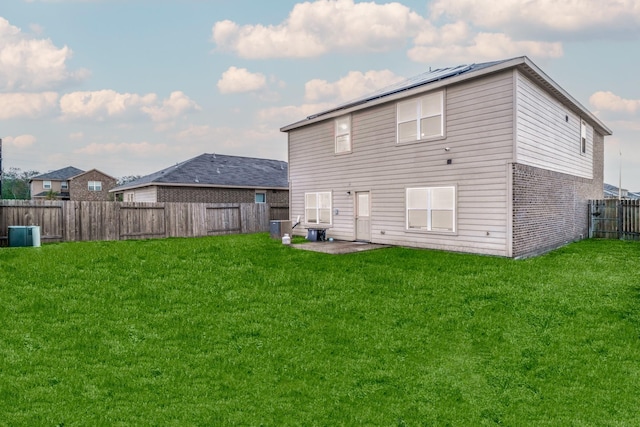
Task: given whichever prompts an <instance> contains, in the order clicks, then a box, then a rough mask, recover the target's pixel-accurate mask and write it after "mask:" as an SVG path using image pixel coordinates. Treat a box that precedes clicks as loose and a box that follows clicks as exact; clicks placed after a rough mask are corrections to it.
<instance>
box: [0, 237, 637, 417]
mask: <svg viewBox="0 0 640 427" xmlns="http://www.w3.org/2000/svg"><path fill="white" fill-rule="evenodd" d="M639 259H640V244H639V243H637V242H635V243H634V242H621V241H595V240H592V241H583V242H580V243H577V244H572V245H570V246H567V247H565V248H562V249H559V250H557V251H554V252H552V253H549V254H547V255H544V256H541V257H537V258H533V259H528V260H521V261H514V260H508V259H502V258H494V257H483V256H474V255H464V254H453V253H445V252H438V251H425V250H411V249H404V248H389V249H383V250H377V251H371V252H362V253H356V254H349V255H327V254H320V253H313V252H308V251H300V250H295V249H293V248H290V247H286V246H283V245H281V244H280V243H279V242H278V241H276V240H271V239H269V237H268V236H267V235H266V234H257V235H245V236H224V237H213V238H199V239H167V240H149V241H122V242H86V243H64V244H52V245H45V246H43V247H42V248H0V273H1V275H0V325H2V329H1V332H0V425H10V426H19V425H25V426H26V425H29V426H32V425H42V426H46V425H49V426H56V425H65V426H76V425H113V426H117V425H123V426H124V425H176V426H177V425H180V426H183V425H256V426H257V425H271V426H279V425H304V426H313V425H318V426H324V425H338V426H340V425H345V426H346V425H349V426H351V425H376V426H417V425H455V426H469V425H537V426H544V425H549V426H557V425H567V426H583V425H589V426H592V425H608V426H627V425H639V424H640V412H639V411H638V402H639V401H640V269H639V262H638V260H639Z"/></svg>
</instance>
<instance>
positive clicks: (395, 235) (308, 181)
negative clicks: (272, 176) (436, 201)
mask: <svg viewBox="0 0 640 427" xmlns="http://www.w3.org/2000/svg"><path fill="white" fill-rule="evenodd" d="M513 76H514V74H513V72H512V71H506V72H503V73H500V74H497V75H491V76H488V77H483V78H480V79H476V80H473V81H470V82H465V83H461V84H457V85H454V86H449V87H447V89H446V92H445V130H446V135H445V138H443V139H439V140H433V141H427V142H418V143H412V144H402V145H398V144H396V130H395V129H396V122H395V114H396V113H395V105H396V104H395V103H394V102H390V103H387V104H382V105H380V106H375V107H372V108H369V109H365V110H361V111H357V112H355V113H353V114H352V141H353V152H352V153H350V154H342V155H336V154H335V153H334V142H333V132H334V130H333V129H334V126H333V120H326V121H323V122H319V123H316V124H312V125H309V126H306V127H301V128H297V129H295V130H292V131H290V132H289V172H290V185H291V217H292V218H293V219H295V218H296V217H297V216H298V215H300V216H301V218H302V219H303V224H302V226H299V227H297V228H296V229H294V232H296V233H297V234H304V233H305V227H304V193H305V192H316V191H332V192H333V198H332V203H333V206H332V208H333V209H334V213H335V209H338V214H337V215H335V214H334V215H333V224H332V227H331V229H330V230H328V232H327V235H328V236H330V237H334V238H336V239H346V240H352V239H354V238H355V230H354V228H355V224H354V212H353V211H354V200H353V197H354V195H355V192H356V191H370V192H371V240H372V242H375V243H386V244H394V245H409V246H414V247H424V248H435V249H446V250H453V251H463V252H477V253H486V254H494V255H507V256H508V255H510V253H509V245H510V241H509V237H508V235H507V234H508V219H509V215H508V209H509V206H508V204H509V197H508V196H507V194H508V191H509V186H510V182H509V180H508V179H507V177H510V172H509V169H508V167H507V164H508V163H510V162H511V161H512V160H513V156H514V154H513V140H514V135H513V129H514V123H513V118H514V114H513V108H514V103H513V94H514V77H513ZM445 147H449V148H450V151H448V152H447V151H445ZM447 159H451V160H452V164H450V165H448V164H447ZM440 185H447V186H448V185H455V186H456V187H457V232H456V233H455V234H443V233H440V234H437V233H425V232H413V231H407V230H406V229H405V189H406V188H407V187H423V186H424V187H426V186H440ZM348 191H350V192H351V194H348V193H347V192H348Z"/></svg>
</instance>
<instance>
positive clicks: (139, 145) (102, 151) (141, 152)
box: [74, 142, 175, 156]
mask: <svg viewBox="0 0 640 427" xmlns="http://www.w3.org/2000/svg"><path fill="white" fill-rule="evenodd" d="M158 150H160V151H162V152H165V153H166V152H168V151H175V149H174V148H173V147H171V146H169V145H167V144H151V143H149V142H135V143H124V142H122V143H107V144H98V143H92V144H89V145H87V146H85V147H82V148H79V149H77V150H75V151H74V153H78V154H87V155H92V156H95V155H113V154H131V155H136V156H145V155H147V154H149V153H151V152H156V151H158Z"/></svg>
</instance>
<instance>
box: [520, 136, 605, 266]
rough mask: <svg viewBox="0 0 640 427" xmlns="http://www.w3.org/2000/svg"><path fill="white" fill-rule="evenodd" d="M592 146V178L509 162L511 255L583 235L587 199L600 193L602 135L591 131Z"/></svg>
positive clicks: (546, 248) (527, 253)
mask: <svg viewBox="0 0 640 427" xmlns="http://www.w3.org/2000/svg"><path fill="white" fill-rule="evenodd" d="M593 149H594V156H593V158H594V161H593V169H594V170H593V176H594V178H593V179H586V178H580V177H576V176H572V175H567V174H563V173H558V172H552V171H549V170H545V169H540V168H536V167H532V166H527V165H522V164H517V163H514V164H513V165H512V172H513V175H512V179H513V242H512V243H513V256H514V257H525V256H531V255H537V254H540V253H543V252H546V251H549V250H551V249H555V248H557V247H559V246H562V245H564V244H566V243H569V242H572V241H576V240H579V239H582V238H585V237H587V235H588V231H589V224H588V201H589V200H590V199H600V198H602V193H603V190H602V186H603V182H602V181H603V175H604V170H603V167H604V138H603V136H602V135H598V134H597V133H596V134H595V135H594V147H593Z"/></svg>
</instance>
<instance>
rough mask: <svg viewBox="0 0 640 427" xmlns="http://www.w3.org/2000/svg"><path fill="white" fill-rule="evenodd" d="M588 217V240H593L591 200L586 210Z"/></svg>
mask: <svg viewBox="0 0 640 427" xmlns="http://www.w3.org/2000/svg"><path fill="white" fill-rule="evenodd" d="M587 211H588V215H589V220H588V221H589V232H588V235H589V238H590V239H591V238H593V200H589V209H587Z"/></svg>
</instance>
